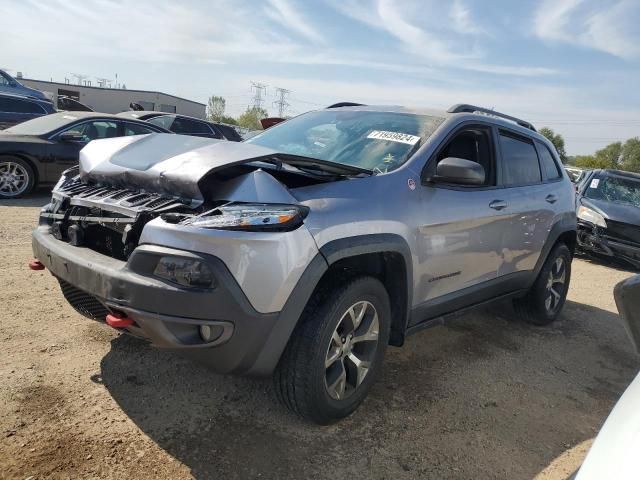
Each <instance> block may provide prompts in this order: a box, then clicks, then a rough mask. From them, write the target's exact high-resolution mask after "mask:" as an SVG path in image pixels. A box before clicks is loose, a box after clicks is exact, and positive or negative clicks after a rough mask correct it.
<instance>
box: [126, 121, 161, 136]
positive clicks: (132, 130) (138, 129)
mask: <svg viewBox="0 0 640 480" xmlns="http://www.w3.org/2000/svg"><path fill="white" fill-rule="evenodd" d="M148 133H154V131H153V130H151V129H150V128H148V127H144V126H142V125H137V124H135V123H125V124H124V134H125V136H127V137H129V136H131V135H147V134H148Z"/></svg>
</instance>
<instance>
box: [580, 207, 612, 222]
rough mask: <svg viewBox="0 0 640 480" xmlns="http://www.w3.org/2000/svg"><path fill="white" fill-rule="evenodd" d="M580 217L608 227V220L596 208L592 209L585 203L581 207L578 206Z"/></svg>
mask: <svg viewBox="0 0 640 480" xmlns="http://www.w3.org/2000/svg"><path fill="white" fill-rule="evenodd" d="M578 218H579V219H580V220H584V221H585V222H589V223H593V224H594V225H597V226H599V227H603V228H607V222H606V220H605V219H604V217H603V216H602V215H600V214H599V213H598V212H596V211H595V210H591V209H590V208H587V207H585V206H584V205H581V206H580V208H578Z"/></svg>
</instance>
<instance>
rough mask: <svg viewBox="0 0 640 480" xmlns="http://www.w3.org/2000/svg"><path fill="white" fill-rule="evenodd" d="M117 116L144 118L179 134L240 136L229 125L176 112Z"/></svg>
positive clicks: (233, 138) (231, 138)
mask: <svg viewBox="0 0 640 480" xmlns="http://www.w3.org/2000/svg"><path fill="white" fill-rule="evenodd" d="M118 116H121V117H127V118H135V119H138V120H145V121H147V122H149V123H151V124H153V125H157V126H158V127H162V128H166V129H167V130H170V131H172V132H173V133H177V134H179V135H191V136H194V137H206V138H217V139H219V140H229V141H231V142H241V141H242V137H241V136H240V134H239V133H238V132H237V131H236V130H235V129H234V128H233V127H231V126H229V125H224V124H221V123H213V122H207V121H205V120H200V119H199V118H194V117H188V116H187V115H179V114H176V113H165V112H153V111H136V110H131V111H128V112H122V113H119V114H118Z"/></svg>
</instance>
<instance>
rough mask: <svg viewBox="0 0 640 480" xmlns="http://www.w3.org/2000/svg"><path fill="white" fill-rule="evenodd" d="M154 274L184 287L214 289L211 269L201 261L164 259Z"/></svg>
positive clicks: (177, 258)
mask: <svg viewBox="0 0 640 480" xmlns="http://www.w3.org/2000/svg"><path fill="white" fill-rule="evenodd" d="M153 274H154V275H155V276H156V277H159V278H163V279H165V280H169V281H170V282H173V283H177V284H178V285H182V286H183V287H194V288H213V287H214V286H215V285H214V278H213V272H212V271H211V268H209V266H208V265H207V264H206V263H204V262H203V261H201V260H197V259H193V258H180V257H162V258H161V259H160V261H159V262H158V264H157V265H156V268H155V270H154V271H153Z"/></svg>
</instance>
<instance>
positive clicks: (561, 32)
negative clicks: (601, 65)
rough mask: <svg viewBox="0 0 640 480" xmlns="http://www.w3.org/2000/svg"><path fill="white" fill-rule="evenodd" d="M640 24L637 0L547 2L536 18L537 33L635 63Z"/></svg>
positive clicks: (535, 27) (557, 0)
mask: <svg viewBox="0 0 640 480" xmlns="http://www.w3.org/2000/svg"><path fill="white" fill-rule="evenodd" d="M638 22H640V3H639V2H637V1H635V0H618V1H612V2H604V3H601V2H596V1H594V0H545V1H543V2H542V3H541V4H540V5H539V7H538V10H537V12H536V15H535V23H534V34H535V35H536V36H537V37H538V38H540V39H542V40H545V41H548V42H562V43H567V44H572V45H576V46H580V47H583V48H588V49H592V50H598V51H601V52H605V53H608V54H611V55H613V56H616V57H619V58H623V59H626V60H634V59H637V58H640V31H639V30H638Z"/></svg>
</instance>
